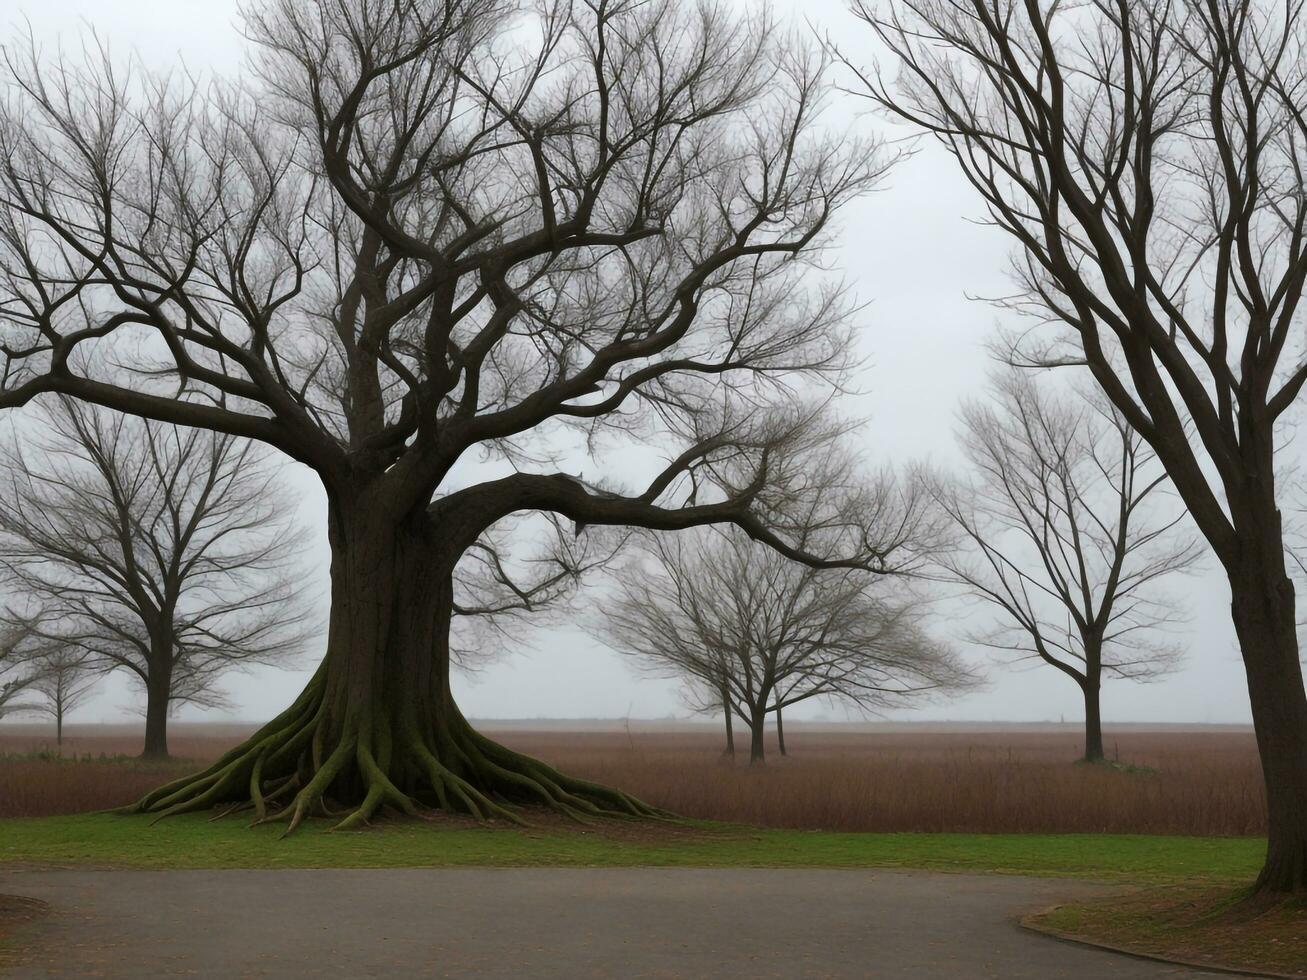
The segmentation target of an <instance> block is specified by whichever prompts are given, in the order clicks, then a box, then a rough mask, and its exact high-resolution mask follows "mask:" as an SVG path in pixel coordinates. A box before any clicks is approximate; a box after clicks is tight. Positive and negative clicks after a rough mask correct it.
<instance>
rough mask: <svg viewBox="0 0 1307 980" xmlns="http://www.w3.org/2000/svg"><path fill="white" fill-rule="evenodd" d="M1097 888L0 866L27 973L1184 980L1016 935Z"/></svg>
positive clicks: (681, 872)
mask: <svg viewBox="0 0 1307 980" xmlns="http://www.w3.org/2000/svg"><path fill="white" fill-rule="evenodd" d="M1095 890H1096V886H1094V885H1090V884H1086V883H1079V882H1068V881H1057V880H1050V879H1037V878H1015V877H1000V876H973V875H951V874H926V873H911V872H903V873H900V872H887V871H830V870H761V869H747V870H699V869H651V868H623V869H602V870H601V869H595V870H575V869H530V870H523V869H512V870H510V869H502V870H500V869H475V870H417V869H414V870H387V871H172V872H167V871H163V872H154V871H8V872H6V871H0V893H9V894H13V895H25V896H29V897H32V898H37V899H41V900H43V901H45V902H47V903H49V905H50V906H51V912H50V914H49V915H47V916H45V917H43V918H41V919H40V920H38V921H37V922H35V923H32V924H29V925H27V926H24V927H20V929H19V931H18V932H17V933H16V934H15V935H14V937H13V938H14V940H16V942H17V946H18V948H19V962H18V964H17V965H16V966H15V967H14V968H12V969H11V970H10V972H9V974H8V975H10V976H13V977H16V978H28V977H113V978H117V977H123V978H128V977H130V978H133V980H137V978H145V977H277V978H298V977H351V978H352V977H505V978H507V977H532V978H534V977H543V978H553V977H557V978H564V977H566V978H588V977H603V978H608V977H622V978H637V977H639V978H646V977H647V978H654V977H657V978H673V977H686V978H708V977H711V978H736V977H739V978H751V980H752V978H771V977H776V978H781V977H783V978H798V977H814V978H815V977H858V978H864V977H866V978H890V977H893V978H900V977H902V978H917V977H921V978H925V977H929V978H941V977H947V978H952V977H960V978H970V977H1002V978H1012V980H1018V978H1032V980H1035V978H1038V980H1055V978H1094V980H1106V978H1113V980H1135V978H1163V977H1165V978H1172V980H1174V978H1194V977H1213V976H1216V974H1209V973H1201V972H1195V971H1192V970H1185V969H1181V968H1178V967H1171V966H1167V965H1165V964H1160V963H1152V962H1147V961H1144V960H1137V959H1132V958H1129V957H1124V956H1117V955H1115V954H1112V953H1106V952H1100V951H1097V950H1093V949H1088V948H1085V947H1080V946H1075V945H1070V944H1067V943H1061V942H1058V941H1056V940H1052V939H1048V938H1045V937H1042V936H1038V935H1035V934H1033V933H1030V932H1027V931H1025V930H1022V929H1019V928H1018V927H1017V926H1016V925H1015V924H1014V921H1013V920H1014V918H1015V917H1016V916H1017V915H1019V914H1021V913H1022V912H1025V911H1029V910H1032V909H1035V908H1040V907H1043V906H1047V905H1050V904H1053V903H1055V902H1057V901H1060V900H1066V899H1068V898H1072V897H1076V896H1083V895H1087V894H1092V893H1094V892H1095Z"/></svg>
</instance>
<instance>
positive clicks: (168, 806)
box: [127, 677, 666, 834]
mask: <svg viewBox="0 0 1307 980" xmlns="http://www.w3.org/2000/svg"><path fill="white" fill-rule="evenodd" d="M322 689H323V684H322V682H321V680H320V678H318V677H315V678H314V680H313V681H312V682H310V684H309V686H308V687H307V688H306V689H305V691H304V693H303V694H302V695H301V696H300V698H299V700H298V701H296V702H295V704H294V705H292V706H291V707H290V708H289V709H288V710H286V711H285V712H283V713H282V714H281V715H280V716H278V717H277V718H276V719H274V720H273V721H271V722H270V723H268V724H267V725H265V726H264V727H263V728H261V729H260V730H259V731H258V732H256V733H255V734H254V735H253V736H252V737H251V738H250V739H249V740H248V741H246V742H245V743H244V744H242V745H240V746H238V747H237V748H235V749H233V750H231V751H230V752H228V753H227V754H226V755H224V756H223V757H222V758H221V759H219V760H218V761H217V762H215V763H214V764H213V765H211V766H209V768H207V769H205V770H203V771H202V772H198V773H195V774H194V775H191V776H186V777H184V778H182V779H178V780H176V781H174V782H171V783H168V784H167V785H165V786H161V787H160V788H159V789H156V790H154V791H153V792H151V793H149V794H147V795H146V796H145V797H143V798H142V799H141V800H140V801H138V802H137V803H136V804H135V805H134V806H132V807H129V808H128V810H127V812H133V813H153V814H157V819H159V820H162V819H163V818H164V817H168V816H172V815H174V814H179V813H188V812H193V811H196V810H204V809H212V808H215V807H221V808H222V809H221V810H219V812H218V813H217V814H216V817H220V816H225V815H227V814H229V813H234V812H241V811H249V810H253V812H254V821H253V824H251V826H255V825H258V824H261V823H273V822H283V823H285V824H286V825H287V826H286V833H287V834H289V833H292V832H293V831H294V830H295V829H296V828H297V827H299V826H300V824H301V823H302V822H303V821H304V820H305V818H307V817H311V816H324V817H331V818H334V819H336V820H337V823H336V824H335V827H334V828H333V829H336V830H349V829H353V828H357V827H361V826H364V825H366V824H367V823H368V822H369V821H371V820H372V818H373V817H374V816H376V815H377V814H378V813H379V812H381V811H382V810H383V809H389V810H391V811H395V812H398V813H402V814H408V815H410V816H412V815H417V814H419V813H420V812H421V811H422V810H423V809H437V810H443V811H448V812H455V813H465V814H469V815H471V816H472V817H475V818H476V819H478V820H491V819H502V820H507V821H509V822H512V823H517V824H522V823H525V821H524V820H523V819H522V818H521V816H519V815H518V813H516V812H515V811H514V806H515V805H516V804H536V805H540V806H544V807H547V808H549V809H551V810H554V811H557V812H559V813H564V814H567V815H568V816H569V817H572V818H574V819H576V820H579V821H582V822H585V821H587V820H588V819H589V818H592V817H662V816H666V814H664V813H663V812H662V811H659V810H657V809H655V808H653V807H650V806H647V805H646V804H644V803H641V802H640V801H639V800H636V799H634V798H633V797H630V796H628V795H626V794H625V793H622V792H620V791H618V790H615V789H610V788H608V787H606V786H599V785H597V784H594V783H590V782H587V781H585V780H581V779H575V778H573V777H570V776H566V775H563V774H562V773H559V772H557V771H556V770H554V769H552V768H550V767H549V766H547V765H545V764H544V763H542V762H539V761H537V760H536V759H532V758H530V757H529V756H525V755H522V754H520V753H517V752H513V751H512V750H510V749H507V748H505V747H504V746H502V745H499V744H498V743H496V742H494V741H492V740H491V739H488V738H486V737H485V736H483V735H481V734H479V733H477V732H476V731H475V730H473V728H472V727H471V726H470V725H469V724H468V723H467V721H466V720H465V719H464V718H463V717H462V716H461V715H460V714H459V713H458V711H457V709H455V708H450V710H449V711H448V712H447V715H448V717H446V718H445V719H443V723H435V722H433V723H431V724H429V725H419V724H418V722H417V721H416V720H415V718H414V717H413V713H412V712H407V713H400V714H401V717H400V718H396V717H394V715H393V714H390V713H383V712H382V711H380V710H378V708H377V706H375V705H374V706H373V707H372V708H371V710H366V711H361V712H358V713H357V714H356V716H353V717H347V721H346V723H345V724H343V725H339V726H331V728H332V730H331V731H328V725H327V724H326V722H325V717H326V711H325V707H324V699H323V690H322ZM216 817H215V818H216Z"/></svg>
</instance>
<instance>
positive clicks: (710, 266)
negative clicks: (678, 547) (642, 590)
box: [0, 0, 890, 830]
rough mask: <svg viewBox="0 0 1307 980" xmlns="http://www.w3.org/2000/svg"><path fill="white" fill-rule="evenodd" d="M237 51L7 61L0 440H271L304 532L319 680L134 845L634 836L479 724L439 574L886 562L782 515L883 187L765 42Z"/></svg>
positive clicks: (405, 33)
mask: <svg viewBox="0 0 1307 980" xmlns="http://www.w3.org/2000/svg"><path fill="white" fill-rule="evenodd" d="M245 26H246V32H247V36H248V37H249V39H250V40H251V42H252V54H251V61H250V65H249V69H248V71H247V72H245V73H244V74H243V78H242V82H241V83H240V84H239V85H224V84H214V85H211V86H209V87H199V86H196V85H194V84H191V83H189V82H187V81H186V80H184V79H180V78H178V77H176V76H173V77H171V78H168V79H159V78H155V77H152V76H149V75H148V74H146V73H144V72H142V71H139V70H137V69H135V68H134V67H125V66H122V65H117V66H114V65H113V64H112V59H110V58H108V57H107V56H106V57H99V55H93V56H92V57H91V58H90V59H89V61H88V63H87V64H85V65H82V64H72V63H70V62H68V61H66V60H62V59H59V58H45V57H43V56H42V55H41V54H40V53H39V52H36V51H34V50H32V46H30V45H28V46H23V45H21V44H20V45H17V46H11V47H10V48H9V49H7V52H6V60H7V64H8V67H9V74H10V81H9V85H8V87H7V92H6V95H5V104H6V110H5V115H4V119H3V122H2V123H0V159H3V165H2V170H0V203H3V206H4V207H3V215H2V216H0V243H2V244H0V269H2V270H3V279H2V281H0V319H3V321H4V323H3V330H4V341H5V342H4V347H3V350H4V352H5V354H6V365H5V371H4V374H3V378H4V387H3V392H2V393H0V405H18V404H22V403H24V402H26V401H28V400H29V399H31V398H33V397H34V396H36V395H37V394H39V393H41V392H49V391H55V392H61V393H64V394H66V395H69V396H71V397H74V398H78V399H82V400H85V401H92V402H97V403H100V404H103V405H106V406H109V407H112V408H115V409H118V410H120V411H123V412H127V413H131V414H135V415H142V416H148V417H151V418H155V419H159V420H163V421H167V422H171V423H176V424H182V425H190V426H195V427H198V428H204V429H212V430H216V431H220V432H224V433H229V434H232V435H237V436H242V437H247V438H252V439H256V440H260V441H263V442H266V443H268V444H269V445H271V446H274V447H276V448H277V449H279V450H281V451H282V452H284V453H285V454H287V455H288V456H290V457H292V458H294V459H296V460H298V461H299V462H301V463H303V464H304V465H305V466H307V467H309V468H310V469H312V471H313V472H314V473H316V474H317V475H318V477H319V478H320V479H321V480H322V482H323V485H324V487H325V489H326V491H327V498H328V502H329V540H330V542H331V547H332V550H333V560H332V612H331V621H330V627H329V631H328V637H327V651H326V656H325V657H324V659H323V662H322V666H321V668H320V669H319V671H318V672H317V674H316V675H315V676H314V678H313V679H312V680H311V681H310V683H309V685H308V687H307V689H306V690H305V692H304V694H303V695H302V697H300V698H299V699H298V700H296V702H295V703H294V705H292V706H291V707H290V708H289V709H288V710H287V711H286V712H285V713H283V714H281V715H279V716H278V717H277V718H276V719H275V720H273V721H272V722H270V723H269V724H268V725H267V726H266V727H264V728H263V729H262V730H260V731H259V732H258V733H257V734H256V735H255V736H253V738H252V739H251V740H250V741H249V742H248V743H247V744H246V745H245V746H243V747H241V748H239V749H237V750H236V751H234V752H232V753H231V754H230V755H228V756H227V757H226V758H224V759H223V760H222V761H221V762H219V763H217V764H215V765H214V766H213V767H211V768H210V769H208V770H205V771H204V772H202V773H199V774H197V775H195V776H193V777H189V778H187V779H185V780H183V781H181V782H179V783H177V784H174V785H170V786H167V787H164V788H162V789H160V790H159V791H157V792H155V793H151V794H150V795H148V796H147V797H146V798H145V799H143V800H142V801H141V804H140V805H141V808H142V809H145V810H150V811H158V812H163V813H175V812H180V811H182V810H188V809H197V808H204V807H209V806H212V805H214V804H218V803H223V802H231V803H232V804H233V805H237V806H240V805H252V806H253V807H254V809H255V812H256V815H257V817H258V818H263V817H264V816H265V814H267V815H268V817H269V818H271V819H283V820H286V821H288V822H289V824H290V829H291V830H293V829H294V828H295V827H296V826H298V825H299V823H300V821H301V820H302V819H303V818H304V817H305V816H307V815H309V814H310V813H321V812H323V811H324V809H325V807H326V804H325V803H324V800H330V801H331V802H333V803H335V804H337V805H340V806H343V807H344V809H345V811H346V813H347V814H348V815H347V816H346V817H345V819H344V820H343V821H342V824H341V825H342V826H357V825H358V824H360V823H362V822H364V821H366V820H368V819H369V818H370V817H372V816H373V815H374V814H375V813H377V812H378V811H379V810H380V809H381V808H382V807H383V806H386V807H389V808H391V809H396V810H400V811H404V812H412V811H413V810H414V808H415V807H416V806H418V805H434V806H438V807H442V808H450V809H457V810H462V811H466V812H470V813H472V814H475V815H477V816H489V815H498V816H505V817H512V816H513V814H512V812H511V811H509V810H506V809H505V808H504V806H503V805H502V804H503V801H505V800H507V801H509V802H536V803H540V804H544V805H548V806H552V807H555V808H559V809H564V810H569V811H573V812H577V811H586V812H594V811H605V810H619V811H623V812H632V811H634V812H639V813H644V812H648V808H647V807H644V806H642V805H641V804H638V803H637V802H636V801H633V800H631V799H630V798H629V797H627V796H625V795H624V794H620V793H617V792H615V791H611V790H608V789H605V788H602V787H596V786H594V785H593V784H589V783H586V782H584V781H580V780H574V779H571V778H568V777H566V776H563V775H562V774H559V773H556V772H554V771H553V770H551V769H548V768H547V767H545V766H542V765H541V764H539V763H537V762H535V761H534V760H531V759H528V758H525V757H523V756H521V755H519V754H516V753H513V752H510V751H509V750H507V749H505V748H503V747H502V746H499V745H497V744H495V743H494V742H492V741H490V740H489V739H486V738H484V737H482V736H481V735H479V734H478V733H476V732H475V731H473V730H472V728H471V727H470V726H469V725H468V724H467V722H466V721H465V719H464V718H463V716H462V715H461V713H460V712H459V711H458V708H457V706H456V705H455V703H454V701H453V698H452V697H451V694H450V690H449V683H448V670H449V630H450V620H451V616H452V614H453V609H452V606H453V598H452V592H453V589H454V586H453V574H454V568H455V566H456V565H457V564H458V563H459V562H460V560H461V559H462V558H463V556H464V555H465V554H467V552H468V550H469V549H471V548H473V547H474V546H475V545H476V544H477V542H478V541H479V540H482V537H483V535H484V534H485V532H486V531H487V530H488V529H490V528H491V527H493V526H494V525H495V524H496V523H498V522H499V521H501V520H502V519H505V518H509V517H510V516H511V515H514V514H518V513H522V512H530V511H541V512H548V513H553V514H556V515H558V516H559V517H561V518H564V519H566V520H568V521H570V522H572V523H573V524H574V525H575V527H576V529H577V530H578V531H579V530H580V529H582V528H584V527H587V526H599V525H634V526H640V527H646V528H654V529H675V528H683V527H689V526H694V525H702V524H708V523H723V522H725V523H733V524H735V525H737V526H739V527H741V528H743V529H744V530H746V532H747V533H749V534H751V535H753V536H754V537H756V538H758V539H760V540H762V541H765V542H767V543H769V544H770V545H771V546H773V547H776V548H779V549H781V550H782V551H783V552H784V553H786V554H787V555H789V556H791V557H801V558H805V559H807V560H810V561H814V562H837V561H838V562H846V563H853V564H858V565H868V566H875V565H876V564H877V563H879V562H880V561H882V560H884V559H885V557H886V555H885V554H884V553H882V552H879V551H873V550H872V549H871V548H870V547H863V544H864V542H863V539H862V535H861V532H860V530H859V527H858V513H859V511H858V507H857V505H856V501H853V500H852V499H851V497H843V498H841V497H840V495H839V494H836V493H833V494H831V495H830V496H829V497H828V498H827V500H828V503H829V505H830V516H829V522H830V524H831V525H832V526H835V525H839V526H841V527H843V528H844V529H845V533H844V534H843V535H842V536H840V535H832V536H831V540H833V541H836V542H837V543H838V545H839V546H840V548H841V549H842V550H841V551H840V552H839V554H836V553H834V552H831V553H829V554H820V555H817V554H810V553H808V552H805V551H804V550H803V548H802V543H801V542H800V541H797V540H795V539H794V538H792V537H790V536H789V535H788V533H787V528H788V527H789V524H788V523H787V521H786V519H785V511H786V510H787V509H788V508H790V507H791V506H792V505H793V503H794V501H795V499H796V498H798V497H803V496H805V495H806V494H807V493H808V492H809V491H808V488H807V487H806V486H805V484H804V482H803V474H802V472H801V470H800V469H799V468H798V467H797V465H796V464H793V463H792V462H791V461H792V460H794V459H796V458H797V455H798V450H800V449H803V448H805V447H807V448H811V447H812V443H813V440H814V438H815V435H814V433H815V432H816V431H819V428H820V427H818V428H817V429H814V427H813V424H812V418H811V412H810V411H809V410H807V409H805V408H803V407H801V406H800V405H797V404H795V403H794V399H795V397H796V393H797V394H803V393H805V390H811V389H815V388H817V387H818V386H820V385H824V384H826V383H827V382H829V381H831V380H838V379H839V377H840V375H841V374H842V372H844V370H845V369H846V368H847V367H848V366H849V364H850V354H849V350H850V347H849V338H850V332H851V330H852V328H853V324H852V320H851V312H850V307H849V306H848V304H847V303H846V302H845V300H844V296H843V291H842V289H841V287H840V286H839V284H837V283H833V282H831V281H830V280H829V279H828V277H825V276H823V275H822V274H821V272H820V270H819V269H815V268H814V263H813V262H812V261H810V260H811V259H815V258H818V257H820V256H821V254H822V253H821V246H822V244H823V242H824V241H825V239H826V235H827V232H828V230H829V227H830V223H831V220H832V217H833V215H834V214H835V213H836V212H837V211H838V210H839V209H840V207H841V206H842V205H844V204H845V203H846V202H847V201H848V200H850V199H851V198H852V197H853V196H855V195H857V194H859V193H861V192H862V191H864V190H866V189H867V188H869V187H871V186H872V185H873V184H874V182H875V181H876V179H877V178H878V177H879V176H880V174H881V173H882V172H883V171H884V169H885V167H886V166H887V164H888V163H889V162H890V161H889V158H888V157H887V156H885V155H884V154H882V153H880V152H879V151H878V150H877V148H876V147H875V146H872V145H868V144H866V143H862V142H859V141H858V140H857V139H856V138H854V137H851V136H849V135H848V134H847V133H838V134H836V133H832V132H830V131H827V130H826V129H825V128H824V127H823V126H822V124H821V122H820V114H821V110H822V105H823V102H824V95H825V92H826V91H827V82H826V76H827V74H828V72H827V67H828V66H827V64H826V59H825V58H824V56H823V55H822V54H821V53H820V52H817V51H814V50H812V49H811V48H810V47H807V46H805V45H804V44H802V43H800V42H798V41H796V40H795V36H794V35H793V34H792V33H791V32H787V31H786V30H784V29H783V28H782V27H781V26H780V25H777V24H776V23H775V22H774V21H773V19H772V18H771V16H770V14H768V13H767V12H766V11H761V12H758V11H755V12H753V13H751V14H749V15H747V16H740V15H737V14H736V13H734V12H732V11H731V10H730V9H728V5H727V4H725V3H713V2H709V3H696V4H689V3H682V2H670V3H659V4H647V3H634V2H628V0H596V2H594V3H587V4H575V3H569V2H564V0H544V2H541V3H524V2H511V0H505V2H490V3H487V2H482V0H476V2H473V0H409V2H405V3H380V4H379V3H360V2H354V0H264V2H260V3H256V4H252V5H251V6H250V8H249V9H248V11H247V15H246V19H245ZM114 338H118V341H117V342H116V343H114ZM130 338H136V339H137V341H138V342H139V344H140V345H141V356H140V357H138V358H137V359H135V360H134V361H133V362H130V363H129V362H127V359H126V358H124V357H120V358H119V360H118V363H117V364H115V365H114V367H115V372H114V373H113V374H110V373H108V369H107V367H103V366H104V365H106V364H107V363H111V362H112V361H113V356H112V352H113V351H116V350H121V349H122V344H123V343H125V342H126V341H127V340H128V339H130ZM77 350H84V351H98V352H101V356H100V357H98V358H97V357H84V358H82V359H81V361H80V362H78V361H77V359H76V358H74V356H73V355H74V352H76V351H77ZM805 379H807V380H805ZM650 446H663V447H666V448H667V449H668V452H669V457H670V458H669V460H668V461H666V463H665V465H661V468H660V469H658V470H657V472H656V475H654V476H653V477H652V478H651V479H650V480H649V481H648V482H647V483H645V484H644V485H643V486H636V487H635V488H634V489H631V488H624V487H622V486H621V485H619V484H618V482H617V481H616V480H615V479H614V477H615V476H617V475H618V473H619V469H618V465H619V464H617V463H616V462H615V461H614V460H615V459H619V458H621V457H616V456H614V455H613V454H614V453H615V452H617V451H619V450H620V449H622V448H623V447H636V448H637V449H643V457H642V459H643V461H644V462H645V463H646V464H648V463H650V462H653V459H652V458H651V457H652V456H653V455H654V454H653V453H652V452H651V451H650V449H649V447H650ZM478 455H480V456H481V457H482V458H483V459H487V460H488V461H489V462H490V463H498V464H499V468H498V470H497V471H493V472H491V473H490V474H487V472H486V471H485V470H481V471H480V472H479V473H478V472H477V471H475V470H472V469H470V468H469V467H470V464H469V460H471V459H473V458H474V457H477V456H478ZM627 459H628V460H629V459H630V457H627ZM623 465H624V466H629V463H627V464H623ZM582 470H588V471H589V472H590V473H591V474H598V477H597V478H595V477H593V476H592V478H591V479H590V480H586V479H583V478H582V476H581V472H582ZM496 475H497V476H498V478H493V477H495V476H496ZM877 544H878V546H881V545H883V542H878V543H877ZM846 545H847V550H843V549H844V546H846ZM269 801H271V802H272V804H273V806H272V807H271V808H269Z"/></svg>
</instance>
